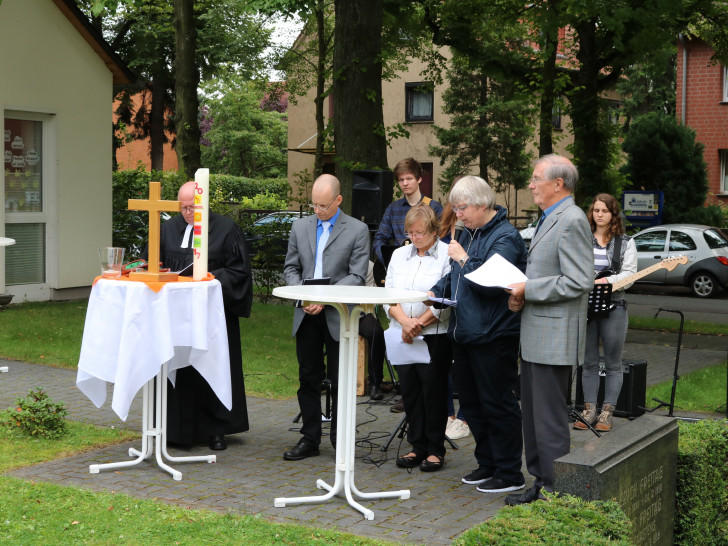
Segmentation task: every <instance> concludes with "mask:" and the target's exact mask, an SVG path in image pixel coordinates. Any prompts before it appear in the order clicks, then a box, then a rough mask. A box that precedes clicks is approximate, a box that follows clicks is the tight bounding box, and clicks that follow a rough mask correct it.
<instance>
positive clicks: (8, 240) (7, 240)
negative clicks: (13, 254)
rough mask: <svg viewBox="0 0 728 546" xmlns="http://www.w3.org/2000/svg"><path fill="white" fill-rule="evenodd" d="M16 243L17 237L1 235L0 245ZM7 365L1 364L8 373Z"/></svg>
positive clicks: (3, 371) (1, 371)
mask: <svg viewBox="0 0 728 546" xmlns="http://www.w3.org/2000/svg"><path fill="white" fill-rule="evenodd" d="M14 244H15V239H11V238H9V237H0V246H10V245H14ZM7 371H8V367H7V366H0V373H7Z"/></svg>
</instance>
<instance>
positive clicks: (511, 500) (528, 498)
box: [505, 485, 546, 506]
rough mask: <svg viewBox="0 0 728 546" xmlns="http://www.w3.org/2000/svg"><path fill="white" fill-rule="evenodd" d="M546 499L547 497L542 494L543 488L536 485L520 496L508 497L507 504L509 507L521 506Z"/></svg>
mask: <svg viewBox="0 0 728 546" xmlns="http://www.w3.org/2000/svg"><path fill="white" fill-rule="evenodd" d="M545 498H546V497H544V496H543V495H542V494H541V488H540V487H538V486H536V485H534V486H533V487H531V489H528V490H526V491H525V492H524V493H521V494H519V495H516V494H513V495H508V496H507V497H506V501H505V502H506V504H507V505H508V506H519V505H521V504H529V503H531V502H533V501H535V500H545Z"/></svg>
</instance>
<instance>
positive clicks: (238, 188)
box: [112, 165, 290, 258]
mask: <svg viewBox="0 0 728 546" xmlns="http://www.w3.org/2000/svg"><path fill="white" fill-rule="evenodd" d="M186 180H187V178H186V176H185V175H184V174H183V173H179V172H177V171H164V172H162V171H153V172H149V171H147V170H146V169H145V168H144V166H143V165H140V166H139V167H138V168H136V169H132V170H126V171H116V172H114V173H113V175H112V185H113V212H114V219H113V245H114V246H120V247H123V248H125V249H126V252H127V257H129V258H132V257H136V256H139V253H140V252H141V249H142V248H143V247H144V245H145V241H146V240H147V224H148V219H147V215H146V213H143V212H139V211H130V210H128V209H127V206H128V200H129V199H146V198H147V197H148V196H149V182H151V181H158V182H161V183H162V199H170V200H174V199H177V190H179V187H180V186H181V185H182V184H184V182H186ZM266 192H267V193H269V194H274V195H277V196H278V197H280V198H281V199H283V200H284V201H285V202H286V203H287V202H288V198H289V193H290V186H289V184H288V180H286V179H280V178H267V179H252V178H243V177H241V176H232V175H227V174H211V175H210V193H211V194H212V195H222V198H223V199H225V200H228V201H242V200H243V199H244V198H246V197H247V198H251V199H252V198H254V197H255V196H256V195H259V194H263V193H266Z"/></svg>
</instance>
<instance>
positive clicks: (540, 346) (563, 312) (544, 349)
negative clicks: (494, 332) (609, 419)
mask: <svg viewBox="0 0 728 546" xmlns="http://www.w3.org/2000/svg"><path fill="white" fill-rule="evenodd" d="M526 277H528V281H527V282H526V293H525V297H526V301H525V305H524V306H523V310H522V314H521V357H522V358H523V359H524V360H526V361H528V362H534V363H538V364H552V365H556V366H572V365H574V364H577V363H581V362H582V361H583V360H584V343H585V340H586V311H587V299H588V297H589V292H590V291H591V289H592V287H593V286H594V250H593V248H592V233H591V229H590V227H589V222H588V221H587V219H586V215H585V214H584V212H583V211H582V210H581V209H580V208H579V207H578V206H576V204H575V203H574V199H573V197H572V198H569V199H567V200H566V201H564V202H563V203H561V205H559V207H558V208H556V210H554V211H553V212H552V213H551V214H549V215H548V216H547V217H546V219H545V220H544V222H543V224H542V225H541V227H540V228H539V230H538V233H536V236H535V237H534V238H533V240H532V241H531V246H530V248H529V250H528V257H527V265H526Z"/></svg>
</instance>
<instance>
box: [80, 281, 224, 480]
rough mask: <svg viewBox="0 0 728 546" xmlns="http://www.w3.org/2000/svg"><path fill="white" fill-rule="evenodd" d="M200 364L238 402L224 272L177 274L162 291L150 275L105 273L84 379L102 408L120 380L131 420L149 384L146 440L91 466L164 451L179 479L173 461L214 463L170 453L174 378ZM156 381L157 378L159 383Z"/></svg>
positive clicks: (121, 402)
mask: <svg viewBox="0 0 728 546" xmlns="http://www.w3.org/2000/svg"><path fill="white" fill-rule="evenodd" d="M186 366H193V367H194V368H195V369H196V370H197V371H198V372H200V374H201V375H202V376H203V377H204V378H205V380H206V381H207V382H208V383H209V384H210V387H211V388H212V390H213V391H214V392H215V394H216V395H217V397H218V398H219V399H220V401H221V402H222V403H223V404H224V405H225V407H227V408H228V409H230V408H232V389H231V385H230V356H229V353H228V342H227V329H226V327H225V312H224V308H223V301H222V288H221V286H220V282H219V281H217V280H211V281H199V282H192V281H191V280H190V282H169V283H164V285H163V286H162V288H161V289H160V290H159V291H158V292H155V291H153V290H152V289H151V288H149V287H148V286H147V285H146V284H145V283H143V282H138V281H125V280H124V281H122V280H109V279H99V280H97V281H96V283H95V284H94V286H93V288H92V290H91V296H90V297H89V302H88V310H87V311H86V323H85V325H84V330H83V341H82V344H81V356H80V359H79V362H78V375H77V377H76V386H77V387H78V388H79V390H80V391H81V392H83V393H84V394H85V395H86V396H87V397H88V398H89V399H90V400H91V401H92V402H93V403H94V404H95V405H96V407H97V408H100V407H101V406H102V405H103V403H104V401H105V400H106V384H107V383H113V384H114V391H113V398H112V402H111V407H112V409H113V410H114V412H116V414H117V415H118V416H119V418H121V420H122V421H126V418H127V416H128V414H129V408H130V407H131V403H132V401H133V399H134V396H136V394H137V392H139V389H140V388H143V397H142V400H143V402H142V426H143V436H142V446H141V450H136V449H133V448H132V449H130V450H129V456H130V457H133V456H136V457H137V458H136V459H135V460H132V461H123V462H117V463H108V464H92V465H90V466H89V472H90V473H91V474H98V472H99V471H100V470H106V469H110V468H124V467H128V466H134V465H138V464H139V463H141V462H142V461H143V460H145V459H149V458H150V457H151V456H152V453H153V452H155V451H156V460H157V464H158V465H159V466H160V467H161V468H162V469H164V470H165V471H167V472H169V473H170V474H171V475H172V477H173V478H174V479H175V480H181V479H182V473H181V472H179V471H177V470H175V469H174V468H172V467H170V466H169V465H167V464H166V463H165V462H164V461H163V460H162V457H164V458H165V459H167V460H169V461H172V462H201V461H205V462H208V463H214V462H215V460H216V457H215V455H205V456H193V457H173V456H171V455H169V453H167V434H166V427H167V378H168V377H169V379H170V380H171V381H172V382H173V383H174V379H175V377H176V370H178V369H179V368H184V367H186ZM155 383H156V385H155Z"/></svg>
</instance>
